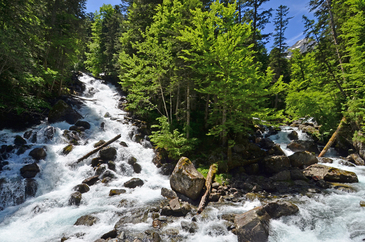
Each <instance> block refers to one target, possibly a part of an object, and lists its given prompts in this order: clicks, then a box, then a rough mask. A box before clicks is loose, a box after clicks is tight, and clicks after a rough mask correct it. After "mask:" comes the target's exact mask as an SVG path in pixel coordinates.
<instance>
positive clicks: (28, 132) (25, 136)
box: [23, 130, 33, 139]
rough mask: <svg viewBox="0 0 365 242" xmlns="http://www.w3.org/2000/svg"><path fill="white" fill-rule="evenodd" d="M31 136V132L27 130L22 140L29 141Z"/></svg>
mask: <svg viewBox="0 0 365 242" xmlns="http://www.w3.org/2000/svg"><path fill="white" fill-rule="evenodd" d="M32 134H33V130H28V131H25V133H24V134H23V137H24V139H29V138H30V137H31V136H32Z"/></svg>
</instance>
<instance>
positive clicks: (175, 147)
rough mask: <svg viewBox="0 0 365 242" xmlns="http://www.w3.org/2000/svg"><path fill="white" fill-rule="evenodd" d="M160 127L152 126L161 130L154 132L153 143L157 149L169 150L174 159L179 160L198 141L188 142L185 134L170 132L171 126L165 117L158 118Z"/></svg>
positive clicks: (176, 131) (175, 131)
mask: <svg viewBox="0 0 365 242" xmlns="http://www.w3.org/2000/svg"><path fill="white" fill-rule="evenodd" d="M157 120H158V121H159V125H152V128H157V129H159V130H158V131H152V135H151V136H150V137H151V141H152V142H153V143H155V145H156V148H163V149H165V150H167V152H168V153H169V156H170V157H171V158H173V159H179V158H180V156H181V155H182V154H184V153H185V152H188V151H190V150H192V149H193V148H194V143H196V139H191V140H188V139H186V138H185V137H184V134H180V132H179V131H178V130H177V129H175V130H172V131H171V130H170V124H169V122H168V120H167V118H166V117H165V116H161V117H159V118H157Z"/></svg>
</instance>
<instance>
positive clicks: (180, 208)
mask: <svg viewBox="0 0 365 242" xmlns="http://www.w3.org/2000/svg"><path fill="white" fill-rule="evenodd" d="M171 206H173V207H171ZM190 211H191V206H190V204H189V203H187V202H182V203H180V202H179V200H178V198H174V199H173V200H171V201H170V203H169V205H168V206H164V207H163V208H162V209H161V215H164V216H174V217H184V216H186V214H188V213H189V212H190Z"/></svg>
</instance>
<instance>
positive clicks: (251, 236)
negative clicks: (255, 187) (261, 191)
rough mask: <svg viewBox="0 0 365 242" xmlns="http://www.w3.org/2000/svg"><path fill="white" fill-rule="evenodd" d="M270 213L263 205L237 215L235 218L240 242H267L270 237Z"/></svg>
mask: <svg viewBox="0 0 365 242" xmlns="http://www.w3.org/2000/svg"><path fill="white" fill-rule="evenodd" d="M269 222H270V216H269V214H268V213H267V212H266V211H264V210H263V209H262V207H257V208H254V209H252V210H250V211H248V212H245V213H243V214H240V215H236V218H235V220H234V223H235V226H236V232H237V237H238V242H256V241H260V242H265V241H268V238H269Z"/></svg>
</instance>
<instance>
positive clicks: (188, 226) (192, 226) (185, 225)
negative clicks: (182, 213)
mask: <svg viewBox="0 0 365 242" xmlns="http://www.w3.org/2000/svg"><path fill="white" fill-rule="evenodd" d="M181 228H182V229H183V230H185V231H186V232H189V233H191V234H193V233H195V232H196V231H197V230H198V225H197V224H196V223H194V222H186V221H181Z"/></svg>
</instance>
